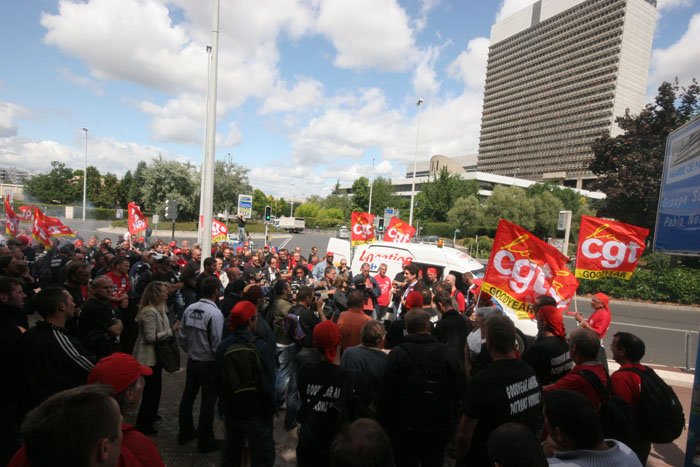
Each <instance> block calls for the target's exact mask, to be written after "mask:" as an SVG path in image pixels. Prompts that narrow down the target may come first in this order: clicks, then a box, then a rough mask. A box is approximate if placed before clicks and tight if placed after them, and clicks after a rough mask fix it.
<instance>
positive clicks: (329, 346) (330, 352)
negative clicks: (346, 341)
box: [314, 319, 343, 361]
mask: <svg viewBox="0 0 700 467" xmlns="http://www.w3.org/2000/svg"><path fill="white" fill-rule="evenodd" d="M342 342H343V341H342V340H341V338H340V330H339V329H338V325H337V324H335V323H334V322H333V321H332V320H330V319H328V320H326V321H323V322H321V323H319V324H317V325H316V327H314V347H316V348H318V349H319V350H320V351H321V352H323V354H324V355H325V356H326V358H327V359H328V360H330V361H333V360H335V354H336V352H337V351H338V345H339V344H341V343H342Z"/></svg>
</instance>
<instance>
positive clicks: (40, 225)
mask: <svg viewBox="0 0 700 467" xmlns="http://www.w3.org/2000/svg"><path fill="white" fill-rule="evenodd" d="M49 219H53V217H51V218H49ZM48 227H49V226H48V224H47V216H45V215H44V213H43V212H41V210H40V209H39V208H38V207H36V206H34V222H33V223H32V237H33V238H34V240H36V241H37V243H39V244H41V245H44V248H45V249H46V250H48V249H49V248H50V247H51V242H50V241H49V237H50V235H49V232H48Z"/></svg>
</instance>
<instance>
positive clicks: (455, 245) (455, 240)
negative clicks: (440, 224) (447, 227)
mask: <svg viewBox="0 0 700 467" xmlns="http://www.w3.org/2000/svg"><path fill="white" fill-rule="evenodd" d="M458 232H461V230H459V229H455V235H454V237H453V238H452V246H454V247H455V248H457V233H458Z"/></svg>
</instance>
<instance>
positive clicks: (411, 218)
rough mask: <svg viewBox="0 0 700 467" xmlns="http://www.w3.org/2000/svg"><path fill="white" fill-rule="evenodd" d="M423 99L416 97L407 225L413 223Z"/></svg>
mask: <svg viewBox="0 0 700 467" xmlns="http://www.w3.org/2000/svg"><path fill="white" fill-rule="evenodd" d="M422 103H423V99H418V102H417V103H416V105H417V106H418V126H417V128H416V152H415V153H414V154H413V179H412V181H411V212H410V214H409V216H408V225H413V198H414V196H415V194H416V164H417V163H418V136H419V135H420V110H421V104H422Z"/></svg>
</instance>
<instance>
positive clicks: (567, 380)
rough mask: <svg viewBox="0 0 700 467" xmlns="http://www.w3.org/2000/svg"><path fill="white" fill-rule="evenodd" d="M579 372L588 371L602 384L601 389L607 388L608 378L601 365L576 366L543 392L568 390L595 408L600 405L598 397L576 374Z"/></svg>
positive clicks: (591, 387)
mask: <svg viewBox="0 0 700 467" xmlns="http://www.w3.org/2000/svg"><path fill="white" fill-rule="evenodd" d="M579 370H590V371H592V372H593V373H595V374H596V376H598V378H599V379H600V381H601V382H602V383H603V387H608V377H607V375H606V374H605V367H603V365H601V364H595V363H593V364H583V365H576V366H575V367H573V368H572V369H571V371H569V372H568V373H567V374H566V375H565V376H564V377H563V378H561V379H560V380H559V381H557V382H556V383H554V384H552V385H551V386H548V387H546V388H545V391H551V390H552V389H570V390H572V391H576V392H578V393H580V394H583V395H584V396H586V397H587V398H588V399H589V400H590V401H591V402H593V405H594V406H595V407H598V406H599V405H600V396H599V395H598V392H597V391H596V390H595V389H594V388H593V386H591V384H590V383H589V382H588V381H587V380H586V379H585V378H584V377H583V376H581V375H578V374H576V372H577V371H579Z"/></svg>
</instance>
